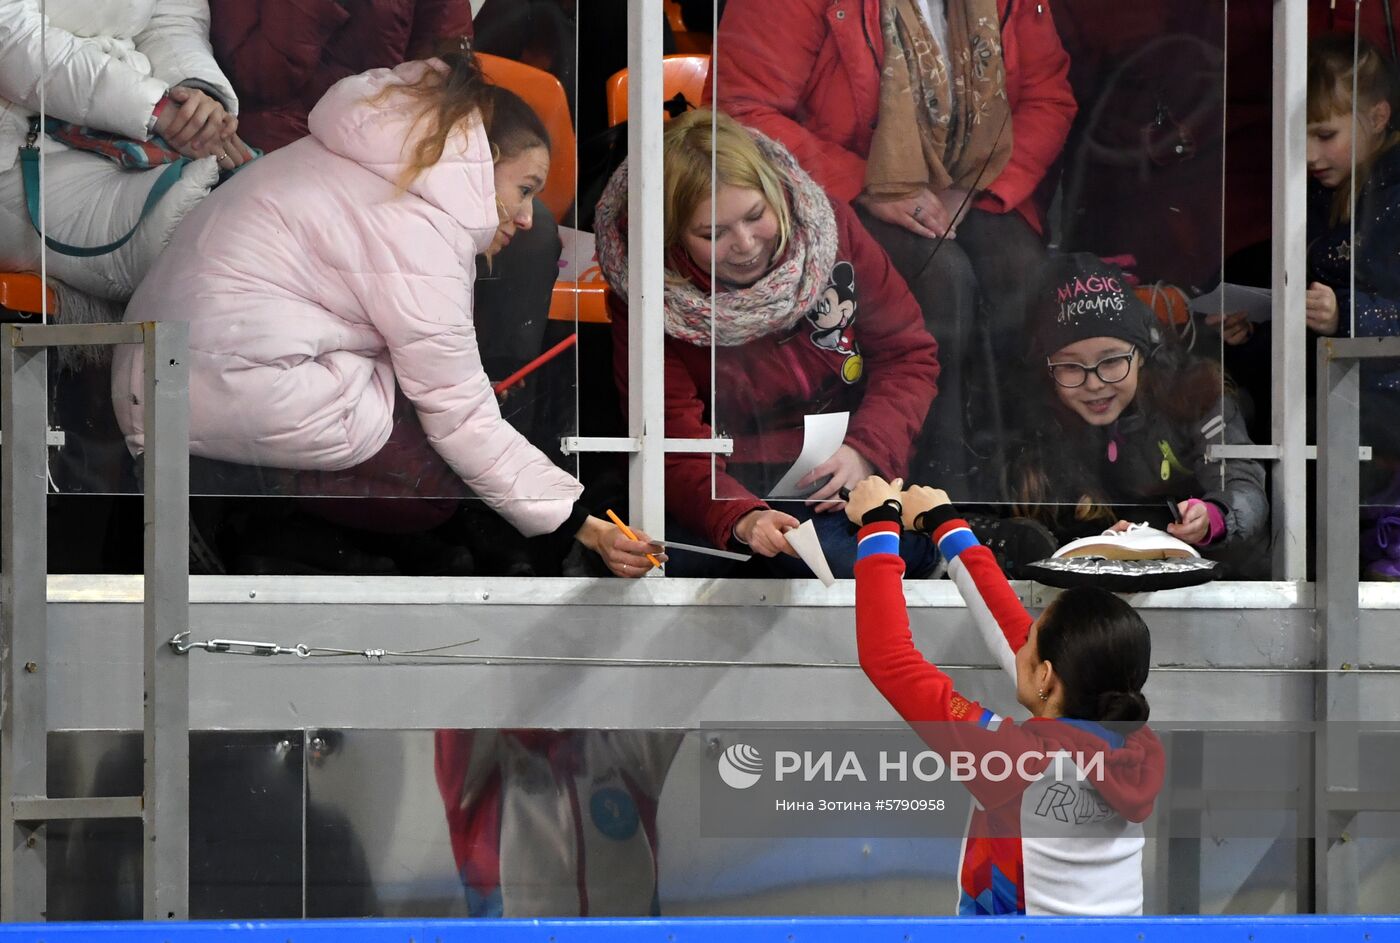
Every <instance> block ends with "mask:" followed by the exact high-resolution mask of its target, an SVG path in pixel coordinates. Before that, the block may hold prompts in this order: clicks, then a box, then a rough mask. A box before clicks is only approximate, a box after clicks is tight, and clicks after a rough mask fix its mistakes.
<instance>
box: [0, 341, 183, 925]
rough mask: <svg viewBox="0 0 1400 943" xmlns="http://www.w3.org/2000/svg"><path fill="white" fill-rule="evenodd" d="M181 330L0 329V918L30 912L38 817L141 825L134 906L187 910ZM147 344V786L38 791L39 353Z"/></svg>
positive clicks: (43, 636)
mask: <svg viewBox="0 0 1400 943" xmlns="http://www.w3.org/2000/svg"><path fill="white" fill-rule="evenodd" d="M188 337H189V331H188V325H186V324H183V323H161V324H155V323H152V322H146V323H139V324H71V325H52V324H50V325H15V324H6V325H0V428H3V429H4V437H5V438H4V446H3V448H0V479H2V481H0V514H3V516H4V520H3V532H2V533H0V592H3V596H0V609H2V610H3V613H0V684H2V685H3V687H0V920H4V921H40V920H44V919H45V917H46V912H47V909H48V905H47V888H46V883H47V848H46V838H47V836H46V832H47V824H48V823H49V822H52V821H56V820H65V819H68V820H71V819H113V818H139V819H141V820H142V826H143V828H142V862H143V871H142V898H143V903H142V913H143V916H144V917H145V919H147V920H183V919H187V918H188V916H189V845H190V843H189V659H187V658H182V657H181V656H179V655H177V654H175V652H174V651H173V650H172V649H171V648H170V646H169V645H168V643H169V640H170V639H171V638H172V637H174V636H175V635H176V633H179V632H183V631H185V629H186V628H187V627H188V621H189V372H188V366H187V362H186V361H187V358H186V353H187V351H188V346H189V344H188ZM80 344H94V345H101V346H113V345H118V344H140V345H141V346H142V347H143V349H144V352H145V374H146V375H145V403H144V422H145V430H146V451H145V455H144V457H143V470H144V483H145V489H144V490H145V514H144V520H145V599H144V603H143V609H144V613H145V632H144V635H145V645H144V651H145V660H144V671H143V676H144V695H145V696H144V700H143V709H142V713H143V728H144V743H145V750H144V773H143V775H144V783H143V787H142V793H141V795H139V796H112V797H100V798H80V799H53V798H49V796H48V783H47V774H48V734H49V726H48V700H47V699H48V695H49V691H48V680H47V679H48V675H49V661H48V657H47V653H48V615H47V608H48V586H47V584H48V535H47V524H48V511H47V497H48V488H47V483H48V477H47V469H48V444H47V438H48V437H47V429H48V348H50V347H64V346H70V345H80Z"/></svg>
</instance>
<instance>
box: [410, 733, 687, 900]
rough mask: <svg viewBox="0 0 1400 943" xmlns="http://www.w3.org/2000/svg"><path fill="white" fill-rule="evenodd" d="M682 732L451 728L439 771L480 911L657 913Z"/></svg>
mask: <svg viewBox="0 0 1400 943" xmlns="http://www.w3.org/2000/svg"><path fill="white" fill-rule="evenodd" d="M680 737H681V735H680V734H665V733H651V732H647V731H607V730H560V731H550V730H441V731H438V732H437V734H436V737H435V740H434V747H435V750H434V768H435V770H436V773H437V782H438V788H439V790H440V791H441V794H442V799H443V803H444V806H445V808H446V812H447V826H448V832H449V834H450V836H451V841H452V855H453V858H454V860H455V861H456V864H457V873H458V875H459V876H460V878H461V880H462V885H463V887H464V889H465V892H466V900H467V907H468V911H469V913H470V914H471V915H472V916H474V917H537V916H649V915H655V914H657V913H658V912H659V910H658V904H657V897H656V873H657V843H658V834H657V827H656V813H657V808H658V805H659V802H660V798H661V787H662V783H663V782H664V781H665V779H666V772H667V769H668V768H669V767H670V765H671V758H672V757H673V756H674V755H675V751H676V747H677V746H678V744H679V742H680Z"/></svg>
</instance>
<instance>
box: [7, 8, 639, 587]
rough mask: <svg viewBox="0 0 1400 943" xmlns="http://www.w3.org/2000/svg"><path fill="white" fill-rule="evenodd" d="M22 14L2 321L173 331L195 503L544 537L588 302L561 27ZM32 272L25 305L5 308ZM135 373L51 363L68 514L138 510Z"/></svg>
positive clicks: (380, 528)
mask: <svg viewBox="0 0 1400 943" xmlns="http://www.w3.org/2000/svg"><path fill="white" fill-rule="evenodd" d="M15 6H16V12H15V13H14V16H16V17H18V18H19V19H21V20H23V21H25V22H26V23H28V22H29V21H30V20H32V21H33V26H34V27H35V28H34V30H32V31H27V30H25V29H19V30H17V32H16V33H15V34H14V35H16V36H19V37H21V38H17V39H15V40H14V42H15V43H17V44H18V47H17V48H14V49H7V51H6V60H7V62H10V63H12V65H13V67H12V68H11V70H10V71H9V72H8V73H7V76H6V78H5V80H4V81H6V82H9V83H11V84H12V86H13V87H8V86H7V87H4V88H0V97H3V98H6V99H7V100H8V103H10V104H11V105H12V107H10V108H9V109H8V114H7V117H6V118H5V127H6V128H9V129H11V131H12V132H13V137H14V141H15V142H16V143H19V142H21V141H23V140H25V134H26V132H27V131H28V130H29V129H30V125H31V124H32V127H33V134H32V135H31V137H32V140H31V141H29V142H28V145H27V149H26V152H25V159H24V160H22V161H15V162H14V164H13V166H9V164H8V163H7V164H6V166H5V168H4V170H3V171H0V173H3V175H4V181H5V185H4V190H3V193H0V198H3V199H4V200H5V201H6V202H7V204H12V207H11V208H12V209H13V210H14V212H13V213H6V214H5V218H6V220H7V222H6V223H5V224H4V225H5V226H7V227H11V224H13V226H12V229H13V231H11V230H10V229H6V230H4V232H3V235H4V238H3V240H0V242H2V243H3V246H4V249H3V252H0V273H6V274H4V276H3V277H4V278H5V279H6V280H7V284H6V287H7V294H6V295H5V298H6V303H7V304H14V305H15V306H16V309H15V310H14V311H13V314H14V315H15V316H16V317H29V318H32V319H40V318H43V317H47V318H48V320H49V321H51V322H53V323H63V324H67V323H83V322H92V321H112V320H121V319H123V318H125V319H126V320H128V321H138V320H157V321H184V322H188V324H189V326H190V357H189V373H190V405H191V413H190V425H191V428H190V438H191V462H192V464H191V489H192V492H193V493H194V494H197V495H209V496H220V497H229V498H234V497H258V498H263V497H280V498H297V499H303V498H305V499H354V500H341V501H321V500H308V501H302V502H299V504H298V505H297V507H298V508H299V510H298V511H297V513H298V514H307V515H309V516H310V517H312V518H316V519H318V520H319V521H321V522H329V523H330V524H331V526H333V527H351V528H353V527H359V528H361V529H363V530H366V531H368V532H399V533H403V532H410V533H418V532H422V531H426V530H429V529H431V528H433V527H434V526H437V525H441V524H450V523H451V521H452V519H453V517H454V516H455V515H454V512H455V511H456V510H457V509H458V508H459V507H465V506H471V510H469V511H467V512H466V514H467V515H468V516H469V517H471V518H475V517H482V518H486V519H488V523H486V524H482V525H477V524H476V523H474V522H469V523H468V524H467V528H468V529H471V530H473V531H481V530H483V529H484V530H486V531H487V532H490V533H494V530H492V528H496V525H497V524H499V525H500V527H499V528H496V529H499V530H501V531H502V532H514V531H520V532H523V533H527V534H538V533H541V532H544V533H548V532H550V531H551V530H554V529H555V528H557V527H558V525H559V524H560V523H561V522H562V521H563V520H564V519H565V518H566V517H567V516H568V513H569V510H570V508H571V505H572V503H573V500H574V499H575V498H576V497H577V496H578V494H579V491H580V485H579V482H578V480H577V478H578V474H579V467H578V462H577V459H575V458H572V457H570V456H566V455H565V454H564V453H563V451H562V450H561V445H560V442H561V439H562V438H563V437H565V436H571V435H575V434H577V433H578V432H579V421H578V408H579V397H578V388H579V385H578V383H577V371H578V364H579V360H580V354H579V343H578V342H579V339H580V335H579V331H578V323H579V320H580V318H581V317H582V315H581V313H580V305H579V304H578V303H577V299H578V297H579V296H580V294H581V293H582V292H581V286H586V285H588V284H589V280H590V278H592V276H591V275H590V274H589V269H590V265H589V261H588V260H589V259H590V258H591V255H592V244H591V236H590V235H589V234H588V233H587V232H586V231H584V230H582V229H581V227H580V220H579V215H580V214H579V213H578V212H577V206H578V198H577V195H578V192H579V189H580V173H579V160H578V139H579V135H578V130H577V122H576V117H575V111H576V98H577V94H578V90H577V81H578V79H577V72H578V70H577V63H576V62H575V58H576V49H577V46H578V22H577V19H576V17H575V15H574V13H573V11H572V10H571V9H569V10H566V9H565V8H564V7H562V6H560V5H558V4H553V3H549V2H541V3H534V4H528V5H524V4H506V3H493V4H491V6H490V7H488V8H484V9H483V10H481V11H480V13H479V15H478V16H477V17H476V18H475V19H474V18H473V13H472V9H471V4H469V3H468V2H467V0H453V2H449V3H442V4H434V5H432V10H431V12H429V11H426V10H419V11H418V12H417V13H416V14H415V15H413V16H411V17H405V16H404V15H403V14H402V12H401V10H400V8H399V7H398V6H395V5H391V4H382V3H374V2H365V3H354V4H349V5H337V4H335V3H329V2H327V3H323V4H313V8H315V9H312V8H305V7H297V8H295V9H293V8H290V7H289V8H287V9H286V10H281V9H280V8H279V9H276V10H274V9H272V8H269V9H268V10H266V11H251V10H249V9H247V8H246V4H242V3H240V2H237V0H228V2H223V0H215V2H213V3H211V4H210V5H209V11H208V14H207V15H195V14H193V13H191V14H190V15H188V16H185V15H180V16H166V15H163V14H157V13H152V12H150V11H147V12H144V13H141V14H140V15H139V16H136V18H135V19H132V18H130V17H126V18H117V20H114V21H113V22H112V23H105V22H102V17H101V16H100V15H99V16H97V19H96V20H94V17H93V13H92V11H91V9H89V7H90V5H87V4H83V3H78V2H67V0H61V2H56V3H52V4H48V5H47V16H48V19H47V20H46V21H45V23H46V29H40V28H39V27H40V7H39V5H37V4H29V3H21V4H16V5H15ZM203 6H204V4H202V3H201V4H195V5H193V6H192V7H191V9H195V8H197V7H203ZM526 7H528V8H529V9H528V10H527V9H526ZM143 9H144V8H143ZM118 20H119V22H118ZM128 20H130V22H128ZM617 25H618V24H607V27H608V28H616V27H617ZM600 28H603V25H602V24H600ZM304 31H305V32H306V33H307V34H308V35H314V39H311V40H309V41H308V42H306V43H305V44H303V45H300V46H298V47H297V49H296V50H287V49H284V48H283V45H282V42H283V39H284V37H285V36H286V35H288V34H289V33H295V34H297V35H302V34H303V32H304ZM46 57H47V61H48V62H49V66H50V68H49V70H48V73H47V74H49V75H50V76H51V77H50V79H49V80H48V81H46V82H44V83H40V82H38V81H37V76H39V75H40V74H41V72H44V69H43V68H42V63H43V62H44V61H46ZM60 60H63V61H60ZM79 61H82V62H90V63H92V64H91V65H89V66H87V67H83V68H78V67H76V66H74V65H73V63H77V62H79ZM65 62H67V63H68V64H67V65H65V64H64V63H65ZM269 62H274V63H276V65H275V66H269V65H268V63H269ZM26 76H27V77H28V78H26ZM498 99H499V101H498ZM94 102H95V103H98V104H99V105H100V107H97V106H93V107H89V106H90V105H92V104H93V103H94ZM497 104H499V105H500V107H496V105H497ZM488 112H489V113H490V114H491V115H492V118H491V124H490V127H489V128H487V127H484V126H483V123H482V122H481V120H480V115H482V114H484V113H488ZM8 133H9V132H7V134H8ZM7 140H9V138H8V137H7ZM9 156H12V155H7V159H8V157H9ZM31 157H32V158H33V159H32V160H31V159H30V158H31ZM26 194H32V199H31V202H33V204H34V208H35V211H34V213H33V215H34V220H33V225H32V226H31V221H30V219H29V218H28V215H29V214H28V212H27V207H26ZM40 228H42V229H43V230H44V232H45V234H46V237H47V243H46V244H44V243H41V242H40V236H39V232H38V230H39V229H40ZM128 234H130V238H126V237H127V235H128ZM41 244H42V245H46V248H45V249H44V250H43V252H42V253H41V251H40V246H41ZM10 273H14V274H13V276H12V274H10ZM41 273H42V274H45V275H47V277H48V279H49V288H50V293H49V295H48V300H47V302H44V300H43V295H42V293H41V292H38V291H37V285H38V282H37V275H38V274H41ZM26 276H27V277H28V278H29V279H30V282H32V285H31V287H34V288H35V291H34V292H33V295H34V299H38V300H39V301H40V302H41V303H40V304H37V305H36V304H32V303H31V301H32V299H29V300H26V296H25V295H24V294H23V293H22V292H17V291H8V289H9V288H10V287H11V284H10V283H11V282H14V283H16V284H21V285H24V284H29V283H25V282H24V281H23V279H24V278H25V277H26ZM595 280H596V279H595ZM595 294H596V293H595ZM590 297H591V296H590ZM28 308H35V309H36V310H35V311H28V310H27V309H28ZM590 340H591V343H592V344H593V346H594V348H595V349H596V348H602V347H604V346H605V343H604V341H603V340H601V339H600V338H599V337H598V336H597V335H596V334H595V335H594V336H593V337H592V338H591V339H590ZM591 353H592V356H593V359H594V360H595V361H596V360H597V359H598V358H597V354H596V350H595V351H593V352H591ZM595 369H596V368H595ZM143 373H144V367H143V364H142V354H141V351H140V349H139V348H136V347H122V348H117V349H115V350H99V349H61V350H55V351H54V353H53V356H52V357H51V379H52V382H51V401H52V415H51V424H52V427H53V431H54V433H55V434H56V435H55V436H54V437H53V441H54V445H53V447H52V450H51V462H50V469H49V471H50V479H51V485H52V489H53V490H54V491H55V492H58V493H64V494H67V493H87V494H92V493H107V494H124V493H134V492H139V490H140V488H141V481H140V474H139V461H137V460H135V459H133V455H139V453H140V451H141V449H142V448H143V447H144V441H145V434H146V430H145V429H144V428H143V421H144V417H143V399H144V396H145V391H144V388H143V379H142V378H143ZM358 499H377V500H371V501H361V500H358ZM477 499H479V500H477ZM497 512H499V513H500V517H501V518H502V519H501V520H494V519H493V516H494V515H496V513H497ZM258 513H263V512H258ZM450 539H451V540H453V541H456V542H457V543H462V542H463V540H464V538H461V537H460V535H457V536H454V537H451V538H450ZM486 542H487V543H490V542H491V539H490V538H487V539H486ZM556 565H557V561H556ZM313 569H316V568H315V567H313ZM397 569H399V570H400V571H402V572H407V571H408V570H412V569H414V567H412V566H410V567H409V568H408V570H405V569H404V567H402V566H398V567H397ZM468 569H470V568H468V567H466V566H465V565H464V564H463V562H462V560H460V559H459V560H458V561H457V562H456V563H455V564H453V563H450V562H449V563H448V564H447V568H446V570H444V572H462V571H464V570H468ZM368 571H369V572H375V570H374V568H373V567H370V568H369V570H368ZM430 571H431V568H430V570H427V571H422V572H430Z"/></svg>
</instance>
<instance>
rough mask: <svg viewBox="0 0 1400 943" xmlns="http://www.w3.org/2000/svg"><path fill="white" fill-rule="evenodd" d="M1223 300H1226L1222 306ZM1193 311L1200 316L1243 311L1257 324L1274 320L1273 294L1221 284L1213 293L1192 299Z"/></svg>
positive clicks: (1261, 289) (1240, 286) (1247, 286)
mask: <svg viewBox="0 0 1400 943" xmlns="http://www.w3.org/2000/svg"><path fill="white" fill-rule="evenodd" d="M1221 299H1224V303H1223V304H1222V301H1221ZM1191 310H1192V311H1196V312H1198V313H1200V314H1219V313H1220V312H1222V311H1224V312H1225V313H1226V314H1234V313H1235V312H1237V311H1243V312H1244V313H1245V316H1246V317H1247V318H1249V320H1251V321H1254V322H1255V323H1258V322H1261V321H1270V320H1273V316H1274V306H1273V294H1272V292H1270V291H1269V289H1267V288H1254V287H1252V286H1250V285H1232V284H1230V283H1229V282H1221V283H1220V284H1219V285H1217V286H1215V288H1214V289H1213V290H1211V291H1208V292H1206V293H1205V294H1204V295H1201V296H1200V297H1198V298H1192V299H1191Z"/></svg>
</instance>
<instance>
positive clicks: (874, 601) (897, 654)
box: [855, 521, 1033, 806]
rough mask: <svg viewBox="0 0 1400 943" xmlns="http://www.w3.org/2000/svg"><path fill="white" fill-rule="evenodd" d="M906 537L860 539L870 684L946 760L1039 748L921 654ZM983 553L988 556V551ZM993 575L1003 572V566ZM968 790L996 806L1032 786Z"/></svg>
mask: <svg viewBox="0 0 1400 943" xmlns="http://www.w3.org/2000/svg"><path fill="white" fill-rule="evenodd" d="M899 534H900V526H899V524H897V523H894V522H893V521H876V522H874V523H871V524H867V525H866V526H865V527H863V528H862V529H861V531H860V534H859V536H858V537H857V550H856V566H855V576H856V649H857V651H858V653H859V656H860V666H861V668H862V669H863V670H864V671H865V674H866V677H868V678H869V679H870V680H871V682H873V683H874V685H875V687H876V688H877V689H878V690H879V691H880V693H881V694H882V695H884V697H885V700H887V701H889V702H890V705H891V706H892V707H894V709H895V710H896V711H897V712H898V713H899V715H900V716H901V717H903V718H904V719H905V720H906V721H908V722H909V723H910V724H911V725H912V726H913V727H914V730H915V732H916V733H918V734H919V736H920V737H921V738H922V739H923V740H924V742H925V743H927V744H928V745H929V746H930V747H932V748H933V749H935V750H938V751H939V752H941V753H945V754H946V753H947V752H948V751H950V750H954V749H958V750H969V751H971V752H973V753H974V754H976V755H979V756H980V755H982V754H983V753H986V752H988V751H991V750H999V751H1010V752H1011V753H1012V755H1015V752H1014V751H1016V750H1019V749H1022V748H1028V747H1030V746H1033V744H1032V743H1031V738H1030V737H1029V736H1028V735H1027V734H1026V733H1025V731H1023V730H1021V729H1020V728H1019V727H1017V726H1016V725H1015V724H1013V723H1011V722H1009V721H1005V722H1004V721H1003V720H1002V718H1001V717H999V716H998V715H997V714H995V713H993V712H992V711H990V710H988V709H986V708H984V707H983V706H982V705H981V704H979V703H977V702H976V701H973V700H969V699H968V698H966V697H964V696H962V695H961V694H959V693H958V692H957V691H956V690H955V689H954V688H953V681H952V679H951V678H949V677H948V675H947V674H946V673H944V672H943V670H942V669H940V668H939V667H938V666H937V665H934V664H931V663H930V662H929V661H927V660H926V659H925V658H924V657H923V655H921V654H920V653H919V650H918V648H917V647H915V645H914V637H913V634H912V633H911V632H910V628H909V612H908V608H907V606H906V604H905V599H904V585H903V578H904V561H903V560H902V559H901V558H900V556H899ZM969 536H970V534H969ZM949 547H950V548H951V547H952V544H949ZM967 549H968V548H964V550H963V551H962V552H966V551H967ZM975 549H981V550H986V548H984V547H980V545H978V546H977V547H976V548H975ZM974 556H975V555H974ZM988 556H990V551H988ZM992 567H993V569H995V568H996V562H995V561H992ZM996 572H997V573H998V574H1000V570H997V571H996ZM1002 583H1003V584H1005V579H1003V580H1002ZM1007 591H1008V592H1009V591H1010V587H1007ZM1012 598H1013V599H1014V598H1015V595H1014V594H1012ZM1017 606H1018V608H1019V602H1018V603H1017ZM1020 611H1021V612H1022V613H1024V612H1025V610H1024V609H1021V610H1020ZM1026 618H1027V619H1029V616H1027V617H1026ZM1022 641H1024V634H1023V635H1022ZM1004 647H1005V646H1003V648H1004ZM947 721H962V723H946V722H947ZM967 785H968V788H969V790H970V791H971V792H972V794H973V795H974V796H975V797H976V798H977V800H978V801H979V802H982V803H983V804H984V805H987V806H994V805H997V804H999V803H1001V802H1005V801H1007V800H1008V799H1009V798H1011V797H1012V796H1014V795H1016V794H1017V793H1019V792H1020V791H1022V790H1024V789H1025V787H1026V785H1027V784H1026V783H1025V782H1022V781H1021V780H1020V779H1019V778H1018V777H1014V776H1013V777H1011V778H1010V779H1008V780H1006V781H1003V782H992V781H981V780H978V781H973V782H969V783H968V784H967Z"/></svg>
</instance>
